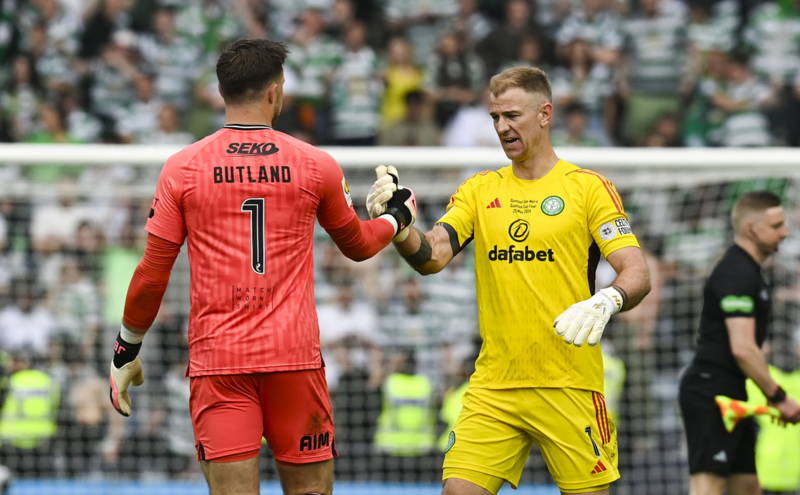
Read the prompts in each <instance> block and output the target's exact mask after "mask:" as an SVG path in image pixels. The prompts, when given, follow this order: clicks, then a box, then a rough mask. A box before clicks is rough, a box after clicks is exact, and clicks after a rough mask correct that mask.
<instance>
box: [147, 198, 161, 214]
mask: <svg viewBox="0 0 800 495" xmlns="http://www.w3.org/2000/svg"><path fill="white" fill-rule="evenodd" d="M157 204H158V198H153V204H152V205H150V213H149V214H148V215H147V218H153V217H154V216H156V205H157Z"/></svg>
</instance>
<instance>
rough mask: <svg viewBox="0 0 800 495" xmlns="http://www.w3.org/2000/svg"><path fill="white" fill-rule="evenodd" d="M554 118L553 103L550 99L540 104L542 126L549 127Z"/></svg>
mask: <svg viewBox="0 0 800 495" xmlns="http://www.w3.org/2000/svg"><path fill="white" fill-rule="evenodd" d="M552 120H553V104H552V103H550V102H549V101H545V102H544V103H542V104H541V105H539V123H540V125H541V126H542V127H547V126H549V125H550V121H552Z"/></svg>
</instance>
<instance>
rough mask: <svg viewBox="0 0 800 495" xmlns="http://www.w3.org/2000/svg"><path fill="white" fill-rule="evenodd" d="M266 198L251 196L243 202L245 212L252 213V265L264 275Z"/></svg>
mask: <svg viewBox="0 0 800 495" xmlns="http://www.w3.org/2000/svg"><path fill="white" fill-rule="evenodd" d="M264 204H265V202H264V198H249V199H245V200H244V202H243V203H242V210H241V211H243V212H247V213H250V266H251V267H252V268H253V271H254V272H256V273H258V274H259V275H264V244H265V243H264V209H265V206H264Z"/></svg>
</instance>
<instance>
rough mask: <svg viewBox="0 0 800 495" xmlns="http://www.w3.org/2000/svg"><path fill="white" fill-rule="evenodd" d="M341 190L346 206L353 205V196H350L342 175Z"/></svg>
mask: <svg viewBox="0 0 800 495" xmlns="http://www.w3.org/2000/svg"><path fill="white" fill-rule="evenodd" d="M342 191H343V192H344V199H345V200H346V201H347V206H353V197H352V196H350V187H348V185H347V180H345V178H344V177H342Z"/></svg>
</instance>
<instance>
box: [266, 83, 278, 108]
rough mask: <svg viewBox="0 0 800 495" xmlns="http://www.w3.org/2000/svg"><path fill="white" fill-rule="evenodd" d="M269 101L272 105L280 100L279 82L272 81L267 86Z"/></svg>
mask: <svg viewBox="0 0 800 495" xmlns="http://www.w3.org/2000/svg"><path fill="white" fill-rule="evenodd" d="M267 102H269V104H270V105H274V104H275V103H277V102H278V83H277V82H271V83H269V85H268V86H267Z"/></svg>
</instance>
